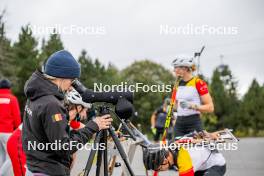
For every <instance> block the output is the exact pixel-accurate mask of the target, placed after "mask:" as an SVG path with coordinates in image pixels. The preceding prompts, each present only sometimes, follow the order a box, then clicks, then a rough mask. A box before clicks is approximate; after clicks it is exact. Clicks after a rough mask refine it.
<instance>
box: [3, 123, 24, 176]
mask: <svg viewBox="0 0 264 176" xmlns="http://www.w3.org/2000/svg"><path fill="white" fill-rule="evenodd" d="M21 137H22V134H21V130H20V129H19V128H18V129H16V130H15V131H14V132H13V134H12V135H11V136H10V138H9V139H8V141H7V152H8V154H9V157H10V159H11V161H12V166H13V171H14V175H15V176H24V175H25V172H26V155H25V153H24V151H23V149H22V141H21V140H22V139H21Z"/></svg>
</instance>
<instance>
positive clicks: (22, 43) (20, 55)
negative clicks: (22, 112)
mask: <svg viewBox="0 0 264 176" xmlns="http://www.w3.org/2000/svg"><path fill="white" fill-rule="evenodd" d="M37 45H38V42H37V40H36V39H35V38H34V36H33V34H32V31H31V29H30V27H29V25H26V26H25V27H22V28H21V32H20V34H19V36H18V41H17V42H15V43H14V46H13V52H14V61H15V63H16V69H15V70H14V72H15V75H16V79H17V82H16V89H15V93H16V94H17V96H18V99H19V100H20V105H22V107H24V102H25V96H24V85H25V83H26V81H27V79H28V78H29V77H30V75H31V74H32V72H34V71H35V70H36V68H37V66H38V60H37V56H38V52H39V51H38V49H37Z"/></svg>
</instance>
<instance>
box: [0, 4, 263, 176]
mask: <svg viewBox="0 0 264 176" xmlns="http://www.w3.org/2000/svg"><path fill="white" fill-rule="evenodd" d="M263 7H264V2H263V1H261V0H250V1H249V0H245V1H239V0H232V1H230V0H222V1H219V0H200V1H197V0H186V1H180V0H169V1H161V0H158V1H150V0H144V1H142V0H125V1H124V0H116V1H106V0H97V1H63V0H56V1H54V0H46V1H41V2H40V1H34V0H28V1H18V0H13V1H10V0H0V79H2V78H8V79H10V80H11V81H12V84H13V92H14V94H15V95H16V96H17V97H18V99H19V103H20V107H21V109H22V110H23V108H24V104H25V96H24V93H23V87H24V84H25V82H26V80H27V79H28V78H29V76H30V75H31V74H32V72H33V71H34V70H35V69H36V68H41V66H42V64H43V63H45V60H46V59H47V58H48V57H49V56H50V55H51V54H52V53H53V52H55V51H57V50H60V49H66V50H69V51H70V52H72V53H73V55H74V56H75V58H76V59H78V60H79V62H80V63H81V67H82V77H81V81H82V82H83V83H84V84H85V85H86V86H87V87H89V88H91V89H93V88H94V83H102V84H103V85H113V84H120V83H121V82H128V83H129V84H135V83H137V82H140V83H144V84H147V85H153V84H160V85H162V84H166V85H167V84H170V85H173V83H174V80H175V78H174V76H173V74H172V70H173V68H172V66H171V62H172V61H173V60H174V57H175V56H176V55H178V54H194V52H197V51H199V50H200V49H201V47H202V46H205V50H204V52H203V54H202V56H201V58H200V62H199V64H200V69H199V73H200V76H201V77H202V78H204V79H205V80H206V82H207V83H208V85H209V89H210V93H211V95H212V97H213V101H214V104H215V112H214V113H213V114H207V115H204V117H203V118H202V119H203V123H204V127H205V129H206V130H208V131H214V130H219V129H223V128H232V129H234V133H235V135H236V136H238V137H262V136H264V84H263V83H264V69H263V67H264V58H263V55H264V33H263V31H264V18H263V15H264V14H263V13H264V12H263ZM166 96H170V93H163V92H161V93H153V92H148V93H145V92H137V93H135V101H134V105H135V107H136V109H137V111H138V114H139V116H138V117H137V118H134V119H132V121H133V123H135V124H141V127H142V131H143V132H144V133H148V132H149V131H150V117H151V114H152V112H153V111H154V110H155V109H156V108H157V107H159V106H160V105H161V103H162V100H163V99H164V97H166ZM254 139H255V138H248V139H247V142H244V143H247V144H246V147H245V146H244V148H246V149H245V150H244V151H245V152H246V151H247V150H249V149H251V144H254V145H259V144H261V142H260V141H262V142H263V138H258V139H255V140H254ZM248 140H249V142H248ZM251 140H253V141H251ZM262 144H263V143H262ZM242 148H243V147H242ZM253 151H254V150H253ZM257 151H259V152H260V151H261V149H260V148H258V149H257ZM261 156H263V152H261ZM253 160H254V158H253ZM237 162H238V163H240V164H241V163H242V162H243V161H238V160H237ZM259 162H260V163H259ZM261 162H262V163H263V157H262V158H259V160H256V163H258V164H254V163H253V164H252V165H253V166H252V167H253V168H254V166H256V165H257V166H258V167H257V166H256V167H257V168H258V169H260V170H261V168H262V165H261ZM240 166H241V165H240ZM263 166H264V165H263ZM235 170H239V167H238V168H235ZM258 173H261V172H258ZM262 173H263V172H262ZM231 175H232V174H231ZM253 175H254V174H253ZM256 175H257V174H256ZM260 175H261V174H260ZM262 175H263V174H262Z"/></svg>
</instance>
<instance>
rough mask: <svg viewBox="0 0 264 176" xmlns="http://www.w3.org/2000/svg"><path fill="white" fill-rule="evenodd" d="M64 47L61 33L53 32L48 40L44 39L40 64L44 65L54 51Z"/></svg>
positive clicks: (39, 58)
mask: <svg viewBox="0 0 264 176" xmlns="http://www.w3.org/2000/svg"><path fill="white" fill-rule="evenodd" d="M62 49H64V46H63V43H62V41H61V38H60V35H59V34H56V33H54V34H51V35H50V37H49V39H48V41H45V40H44V39H43V40H42V47H41V53H40V55H39V56H38V63H39V66H42V65H43V64H44V63H45V62H46V60H47V59H48V57H49V56H50V55H52V54H53V53H54V52H56V51H59V50H62Z"/></svg>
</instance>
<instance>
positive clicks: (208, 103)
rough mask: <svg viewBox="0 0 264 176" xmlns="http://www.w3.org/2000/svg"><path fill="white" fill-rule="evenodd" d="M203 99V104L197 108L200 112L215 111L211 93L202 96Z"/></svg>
mask: <svg viewBox="0 0 264 176" xmlns="http://www.w3.org/2000/svg"><path fill="white" fill-rule="evenodd" d="M200 98H201V101H202V105H200V106H198V107H197V110H198V111H200V112H208V113H211V112H214V103H213V100H212V97H211V95H210V94H209V93H207V94H205V95H203V96H201V97H200Z"/></svg>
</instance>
